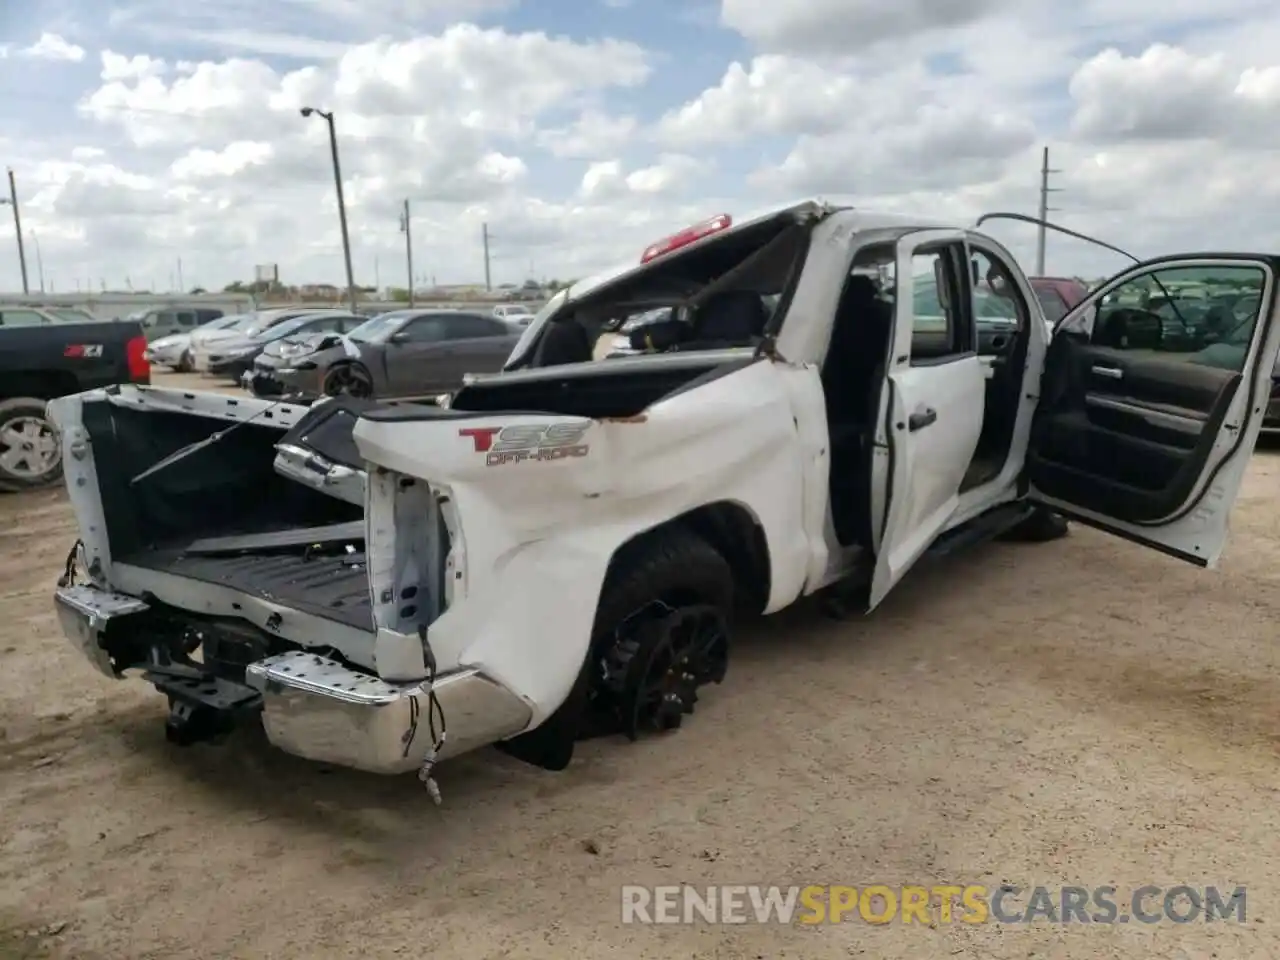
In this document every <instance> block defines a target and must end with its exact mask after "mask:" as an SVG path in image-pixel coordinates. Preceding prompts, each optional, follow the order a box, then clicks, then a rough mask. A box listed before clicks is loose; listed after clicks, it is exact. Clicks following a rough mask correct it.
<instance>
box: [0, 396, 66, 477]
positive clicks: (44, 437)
mask: <svg viewBox="0 0 1280 960" xmlns="http://www.w3.org/2000/svg"><path fill="white" fill-rule="evenodd" d="M46 405H47V401H44V400H39V399H36V398H35V397H14V398H13V399H12V400H0V491H5V492H9V493H15V492H18V491H20V490H37V489H39V488H41V487H47V486H50V485H51V484H54V483H57V482H58V481H59V480H61V479H62V446H61V439H60V438H59V437H58V431H57V428H56V427H54V425H53V422H52V421H51V420H50V419H49V417H48V415H47V414H46V413H45V407H46ZM6 434H9V439H8V440H6ZM50 438H52V442H53V445H54V446H53V455H52V460H48V459H47V455H42V454H43V453H44V451H46V450H47V444H48V441H49V439H50ZM19 445H21V446H19ZM14 450H18V451H19V452H18V453H17V454H14V453H13V451H14Z"/></svg>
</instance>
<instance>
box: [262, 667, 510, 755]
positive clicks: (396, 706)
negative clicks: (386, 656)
mask: <svg viewBox="0 0 1280 960" xmlns="http://www.w3.org/2000/svg"><path fill="white" fill-rule="evenodd" d="M246 682H247V683H249V684H250V685H251V686H253V687H255V688H256V689H257V690H259V691H260V692H261V693H262V698H263V706H262V726H263V729H265V730H266V733H267V739H268V740H270V741H271V743H272V744H273V745H274V746H276V747H279V748H280V749H281V750H283V751H285V752H286V753H292V754H294V755H295V756H299V757H304V758H306V759H308V760H314V761H317V762H320V763H330V764H334V765H335V766H342V767H352V768H354V769H356V770H365V771H368V772H369V773H383V774H395V773H408V772H410V771H413V770H417V769H419V768H420V767H421V766H422V761H423V759H424V757H425V756H426V754H427V751H428V750H429V749H430V748H431V734H430V732H429V723H428V710H429V704H428V702H427V701H428V691H429V688H427V689H424V686H425V685H424V684H417V683H415V684H397V683H387V682H386V681H384V680H380V679H378V678H377V677H373V676H370V675H368V674H364V673H359V672H357V671H355V670H351V669H349V668H348V667H345V666H343V665H342V664H340V663H338V662H337V661H335V660H330V659H328V658H327V657H321V656H317V655H316V654H312V653H305V652H294V653H285V654H281V655H279V656H276V657H269V658H268V659H266V660H261V661H259V662H258V663H253V664H250V665H249V668H248V671H247V673H246ZM435 693H436V697H437V699H438V700H439V702H440V707H441V710H442V712H443V713H444V718H445V724H446V726H447V729H448V738H447V739H446V741H445V744H444V746H443V748H442V749H441V751H440V753H439V754H438V757H437V759H441V760H443V759H446V758H448V757H453V756H457V755H458V754H461V753H466V752H468V751H470V750H474V749H476V748H478V747H482V746H486V745H488V744H490V743H494V742H495V741H498V740H502V739H504V738H506V737H510V736H512V735H514V734H517V733H519V732H521V731H522V730H524V728H525V727H526V726H527V725H528V723H529V720H530V719H531V718H532V716H533V712H532V711H531V710H530V708H529V706H528V705H527V704H526V703H525V702H524V701H523V700H521V699H520V698H519V697H517V696H516V695H515V694H513V693H511V691H509V690H507V689H506V688H505V687H503V686H501V685H499V684H498V683H495V682H494V681H493V680H490V679H489V678H488V677H486V676H484V675H483V674H482V673H480V672H479V671H476V670H462V671H459V672H457V673H452V674H447V675H445V676H442V677H440V678H439V679H437V680H436V683H435Z"/></svg>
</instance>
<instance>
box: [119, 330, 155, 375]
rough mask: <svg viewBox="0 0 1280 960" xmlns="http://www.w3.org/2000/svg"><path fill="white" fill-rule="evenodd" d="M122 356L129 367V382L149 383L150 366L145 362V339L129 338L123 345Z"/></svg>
mask: <svg viewBox="0 0 1280 960" xmlns="http://www.w3.org/2000/svg"><path fill="white" fill-rule="evenodd" d="M124 355H125V361H126V362H127V363H128V366H129V380H130V381H132V382H133V383H150V382H151V364H150V363H149V362H148V360H147V338H146V337H131V338H130V339H129V342H128V343H127V344H125V347H124Z"/></svg>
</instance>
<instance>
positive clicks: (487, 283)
mask: <svg viewBox="0 0 1280 960" xmlns="http://www.w3.org/2000/svg"><path fill="white" fill-rule="evenodd" d="M480 236H481V238H482V239H483V240H484V288H485V289H486V290H492V289H493V275H492V274H491V273H490V272H489V224H487V223H482V224H480Z"/></svg>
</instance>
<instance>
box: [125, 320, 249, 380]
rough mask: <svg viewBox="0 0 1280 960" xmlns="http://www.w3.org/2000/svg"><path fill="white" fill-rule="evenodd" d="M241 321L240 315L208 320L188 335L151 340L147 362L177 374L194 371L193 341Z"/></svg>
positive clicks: (174, 334)
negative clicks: (197, 337)
mask: <svg viewBox="0 0 1280 960" xmlns="http://www.w3.org/2000/svg"><path fill="white" fill-rule="evenodd" d="M241 319H243V318H242V316H241V315H240V314H232V315H231V316H229V317H218V319H216V320H210V321H209V322H208V323H206V324H203V325H202V326H199V327H196V328H195V329H194V330H192V331H191V332H190V333H171V334H170V335H169V336H167V337H161V338H160V339H159V340H153V341H151V343H149V344H147V349H146V357H147V360H148V361H149V362H150V363H153V364H155V365H157V366H161V367H170V368H172V369H174V370H177V371H178V372H179V373H186V372H187V371H189V370H194V369H195V366H194V363H195V358H194V357H193V356H192V353H191V344H192V341H193V339H194V338H195V337H196V336H197V335H199V334H201V333H202V332H203V333H212V332H213V331H215V330H226V329H227V328H228V327H231V326H234V325H235V324H237V323H239V322H240V320H241Z"/></svg>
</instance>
